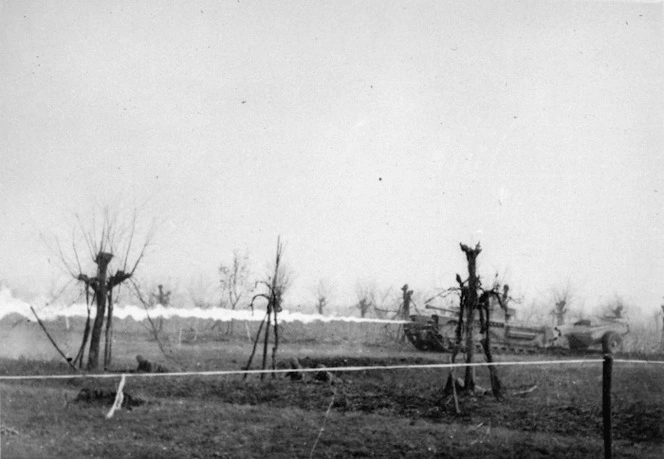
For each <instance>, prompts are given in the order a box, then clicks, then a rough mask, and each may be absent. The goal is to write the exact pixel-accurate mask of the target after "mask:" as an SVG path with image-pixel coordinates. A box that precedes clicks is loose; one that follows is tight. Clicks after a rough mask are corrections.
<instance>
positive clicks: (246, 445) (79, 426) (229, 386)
mask: <svg viewBox="0 0 664 459" xmlns="http://www.w3.org/2000/svg"><path fill="white" fill-rule="evenodd" d="M183 324H184V325H183ZM0 325H1V326H0V333H1V334H0V336H1V337H2V341H3V349H4V351H0V354H4V355H3V356H2V357H3V358H1V359H0V375H20V374H70V370H69V369H68V367H67V366H66V364H64V363H61V362H60V361H58V360H54V358H55V356H54V351H53V350H52V349H51V346H50V344H49V343H48V342H47V341H46V338H45V337H43V336H42V335H43V334H42V333H41V331H40V330H39V329H37V328H36V327H35V326H33V325H32V324H27V325H26V324H21V325H19V326H16V325H15V324H14V325H11V326H10V324H8V323H4V324H0ZM49 327H50V328H51V329H52V330H53V333H54V336H55V337H56V340H57V341H58V342H60V343H65V345H64V347H65V348H66V349H68V350H69V349H75V348H76V344H77V341H78V339H79V338H78V336H79V335H78V333H80V324H73V326H72V329H70V330H69V331H67V330H65V329H64V326H63V324H61V323H51V324H50V325H49ZM194 328H196V331H194ZM209 328H210V324H204V323H196V322H193V321H182V322H180V323H179V324H175V323H170V324H167V326H166V328H165V330H166V332H167V333H166V338H167V339H166V341H167V342H168V345H167V348H168V350H169V351H170V352H171V356H172V358H170V359H167V358H166V357H165V356H164V355H163V354H162V353H161V351H160V350H159V347H158V346H157V344H156V342H154V340H151V339H150V337H149V335H148V333H147V332H146V331H145V330H144V329H143V328H142V326H140V325H139V324H136V323H125V324H118V330H120V331H119V332H118V333H117V334H116V340H115V345H114V352H115V360H114V370H118V371H127V370H130V369H132V368H134V367H135V360H134V357H135V355H136V354H138V353H141V354H143V355H144V356H146V357H147V358H148V359H150V360H152V361H156V362H159V363H162V364H164V365H166V366H169V368H171V369H173V370H178V371H209V370H231V369H233V370H234V369H239V368H241V367H242V366H243V365H244V364H245V363H246V361H247V359H248V357H249V354H250V352H251V342H250V341H248V340H247V337H246V331H247V330H246V329H245V327H244V324H236V327H235V335H234V337H228V336H226V335H224V334H223V333H220V332H219V330H218V329H215V330H214V331H205V330H206V329H209ZM74 330H78V331H74ZM181 330H183V331H181ZM254 332H255V325H251V327H250V329H249V333H250V334H251V333H254ZM395 332H396V330H394V329H390V328H389V327H385V326H384V325H379V324H361V325H359V324H336V323H335V324H312V325H302V324H285V325H284V328H283V341H282V346H281V350H280V358H283V359H286V358H288V357H292V356H295V357H298V359H300V361H301V362H302V363H303V365H304V366H307V367H315V366H316V365H317V364H324V365H326V366H327V367H335V366H348V365H367V366H380V365H386V364H389V365H392V364H399V365H403V364H413V365H416V364H426V363H447V362H448V359H449V357H448V356H447V355H443V354H427V353H418V352H416V351H414V350H413V349H412V348H411V347H410V345H408V344H402V343H397V342H396V341H395V336H396V333H395ZM6 343H7V344H8V345H7V346H5V344H6ZM19 348H20V354H19V355H17V352H19V351H18V350H17V349H19ZM578 357H579V356H574V358H578ZM587 357H588V358H595V359H596V358H598V356H597V355H589V356H587ZM518 358H519V359H530V360H532V359H534V358H536V357H523V356H520V357H518ZM546 358H547V359H551V358H552V357H550V356H548V357H546ZM553 358H554V359H561V358H562V357H553ZM568 358H569V357H568ZM499 359H500V360H504V361H506V360H514V359H515V357H514V356H499ZM259 361H260V359H257V360H256V362H255V363H256V364H258V363H260V362H259ZM499 374H500V377H501V379H502V382H503V384H504V386H505V388H506V393H507V397H506V399H505V400H503V401H497V400H495V399H494V398H493V397H491V396H488V395H487V396H481V395H478V396H473V397H464V398H462V399H461V400H460V408H461V414H456V412H455V409H454V404H453V402H451V401H450V400H445V399H443V398H442V394H441V391H442V388H443V385H444V382H445V379H446V377H447V375H448V370H442V369H408V370H389V371H388V370H367V371H359V372H348V373H338V374H337V376H338V377H339V378H340V379H341V382H340V383H339V384H335V385H329V384H327V383H322V382H315V381H313V380H312V379H311V378H308V377H307V378H305V379H304V380H302V381H291V380H290V379H288V378H284V377H277V378H274V379H273V378H271V377H269V376H268V377H267V378H266V379H265V380H264V381H261V380H260V378H259V377H258V376H250V377H249V378H248V379H247V380H246V381H243V380H242V378H241V376H178V377H174V376H163V377H150V378H140V377H135V376H132V377H128V378H127V380H126V385H125V388H124V392H125V393H126V394H129V395H130V396H131V397H132V398H134V399H140V400H142V401H144V403H142V404H141V405H140V406H135V407H133V408H132V409H121V410H119V411H117V412H116V413H115V415H114V416H113V418H111V419H106V418H105V414H106V413H107V412H108V410H109V408H110V405H109V404H108V400H88V401H76V398H77V395H78V394H79V392H80V391H81V389H83V388H86V389H91V390H94V389H104V390H108V391H114V390H115V389H116V388H117V384H118V382H119V378H112V379H95V378H92V377H89V378H83V379H74V378H71V379H63V380H46V381H40V380H22V381H13V382H8V381H2V382H0V404H1V406H0V408H1V412H0V418H1V424H0V425H1V433H2V437H1V440H2V441H1V447H2V450H1V454H2V457H3V458H11V457H24V458H34V457H44V458H53V457H55V458H58V457H70V458H71V457H113V458H116V457H155V458H157V457H159V458H162V457H174V458H175V457H310V456H312V455H313V457H339V458H341V457H344V458H345V457H413V458H419V457H602V455H603V444H602V412H601V405H600V402H601V364H598V363H585V364H582V365H573V366H572V365H551V366H509V367H500V368H499ZM477 380H478V383H479V384H480V385H483V386H485V387H486V386H488V385H489V384H488V374H487V371H486V370H485V369H482V368H479V369H477ZM662 381H664V365H654V364H653V365H636V364H618V363H616V365H615V368H614V382H613V408H614V409H613V412H614V416H613V424H614V430H613V437H614V453H615V456H616V457H640V458H644V457H653V458H659V457H663V455H664V385H663V384H662ZM535 385H536V388H535V389H534V390H533V391H532V392H530V393H528V394H525V395H516V394H517V393H518V392H520V391H523V390H524V389H526V388H532V387H533V386H535ZM312 453H313V454H312Z"/></svg>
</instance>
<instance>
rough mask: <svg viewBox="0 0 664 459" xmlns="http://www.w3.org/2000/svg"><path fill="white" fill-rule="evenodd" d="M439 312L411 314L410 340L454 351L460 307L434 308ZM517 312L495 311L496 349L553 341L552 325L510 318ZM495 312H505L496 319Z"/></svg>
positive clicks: (521, 349) (533, 348)
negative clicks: (533, 323)
mask: <svg viewBox="0 0 664 459" xmlns="http://www.w3.org/2000/svg"><path fill="white" fill-rule="evenodd" d="M428 309H436V310H437V311H439V312H440V314H433V315H431V316H426V315H417V314H416V315H412V316H410V319H411V322H410V323H407V324H405V325H404V332H405V334H406V336H407V337H408V340H409V341H410V342H411V343H412V344H413V345H414V346H415V347H416V348H417V349H419V350H421V351H435V352H452V350H453V349H454V341H455V333H456V327H457V323H458V318H459V315H458V314H459V310H458V309H453V308H450V309H448V308H434V307H431V306H429V307H428ZM513 314H514V310H513V309H509V310H508V312H507V314H501V313H497V314H492V317H491V319H492V320H491V321H490V325H491V326H490V333H491V347H492V350H493V351H494V352H499V353H500V352H508V353H535V352H538V351H539V350H540V349H543V348H546V347H550V346H553V345H554V342H555V339H554V338H555V333H554V330H553V328H551V327H545V326H538V325H531V324H524V323H519V322H516V321H513V320H511V319H510V317H511V315H513ZM495 315H500V316H502V317H501V318H499V319H497V320H496V319H494V316H495ZM474 325H475V330H477V333H476V339H475V342H476V343H479V339H480V333H479V329H480V323H479V320H477V319H476V320H475V324H474Z"/></svg>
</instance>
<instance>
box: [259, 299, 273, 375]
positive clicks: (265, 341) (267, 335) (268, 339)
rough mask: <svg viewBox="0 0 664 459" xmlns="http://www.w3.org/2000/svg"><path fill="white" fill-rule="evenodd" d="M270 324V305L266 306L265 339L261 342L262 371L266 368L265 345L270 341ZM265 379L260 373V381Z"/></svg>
mask: <svg viewBox="0 0 664 459" xmlns="http://www.w3.org/2000/svg"><path fill="white" fill-rule="evenodd" d="M271 322H272V305H268V311H267V326H266V327H265V339H264V340H263V366H262V367H261V368H262V369H263V370H265V368H267V344H268V342H269V341H270V324H271ZM263 379H265V373H261V381H262V380H263Z"/></svg>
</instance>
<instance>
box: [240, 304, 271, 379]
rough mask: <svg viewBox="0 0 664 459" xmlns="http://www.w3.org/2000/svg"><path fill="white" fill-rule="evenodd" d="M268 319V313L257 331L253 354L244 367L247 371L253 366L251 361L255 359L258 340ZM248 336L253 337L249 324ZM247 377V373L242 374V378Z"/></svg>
mask: <svg viewBox="0 0 664 459" xmlns="http://www.w3.org/2000/svg"><path fill="white" fill-rule="evenodd" d="M266 320H267V314H266V315H265V318H264V319H263V320H262V321H261V323H260V325H259V326H258V332H257V333H256V339H255V340H254V347H253V348H252V349H251V355H250V356H249V360H248V361H247V366H246V367H244V370H245V371H247V370H249V368H251V362H252V361H253V360H254V355H255V354H256V347H257V346H258V342H259V341H260V339H261V331H263V325H265V321H266ZM244 324H245V326H247V323H246V322H245V323H244ZM247 337H248V338H249V339H251V335H249V326H247ZM245 379H247V373H245V374H244V376H242V380H243V381H244V380H245Z"/></svg>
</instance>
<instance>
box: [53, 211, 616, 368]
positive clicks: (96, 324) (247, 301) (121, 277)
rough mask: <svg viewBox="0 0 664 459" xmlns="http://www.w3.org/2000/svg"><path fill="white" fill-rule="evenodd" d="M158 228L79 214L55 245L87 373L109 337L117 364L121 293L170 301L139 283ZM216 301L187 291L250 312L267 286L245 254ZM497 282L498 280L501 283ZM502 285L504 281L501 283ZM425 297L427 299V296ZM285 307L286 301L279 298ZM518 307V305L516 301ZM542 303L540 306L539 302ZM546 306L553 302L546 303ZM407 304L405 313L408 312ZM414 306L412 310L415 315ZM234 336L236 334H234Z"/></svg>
mask: <svg viewBox="0 0 664 459" xmlns="http://www.w3.org/2000/svg"><path fill="white" fill-rule="evenodd" d="M154 232H155V223H154V222H151V223H150V224H148V225H147V226H140V225H139V224H138V218H137V214H136V212H134V213H133V214H132V215H131V216H130V217H128V218H120V215H119V214H118V213H117V212H116V213H113V212H111V211H110V210H109V209H108V208H104V209H103V210H102V211H101V212H99V213H98V214H96V215H95V216H94V217H93V219H92V222H91V224H88V225H86V224H85V223H84V222H83V221H82V220H81V218H80V217H78V216H76V219H75V224H74V225H73V230H72V234H71V240H70V241H68V242H67V243H66V244H65V243H64V242H62V241H61V240H59V239H56V248H57V253H58V255H59V258H60V260H61V261H62V262H63V265H64V266H65V267H66V269H67V271H68V273H69V275H70V277H71V278H72V279H73V280H74V281H76V282H77V283H78V284H79V285H80V286H81V288H82V291H83V293H84V295H85V298H86V304H87V308H88V309H87V310H88V315H87V321H86V324H85V329H84V332H83V338H82V343H81V346H80V349H79V351H78V354H77V355H76V357H75V358H73V362H72V364H73V365H78V366H79V367H81V366H82V365H83V360H84V354H85V350H86V347H87V349H88V359H87V368H88V369H89V370H94V369H96V368H97V367H98V366H99V360H100V355H101V351H102V349H101V343H102V338H103V339H104V348H103V359H104V360H103V365H104V368H107V367H108V366H109V365H110V363H111V359H112V342H113V308H114V305H115V304H116V303H117V300H118V298H119V296H120V295H121V293H122V292H123V291H122V288H124V289H125V290H124V291H125V294H126V292H128V291H129V292H132V293H133V294H135V296H136V297H137V298H139V300H140V301H141V303H142V304H144V305H146V307H150V306H153V305H155V304H162V305H164V306H169V305H171V304H172V303H173V301H172V300H173V298H172V297H171V295H172V291H171V290H170V289H169V287H168V286H167V285H164V284H159V285H158V286H157V288H156V289H154V290H152V291H150V292H146V291H145V290H144V289H142V288H141V286H140V284H139V283H138V282H137V281H136V279H135V274H136V272H137V268H138V267H139V265H140V264H141V263H142V262H143V260H144V258H145V255H146V251H147V249H148V247H149V246H150V245H151V243H152V239H153V236H154ZM280 272H281V273H282V274H281V276H282V277H281V278H280V279H279V292H280V297H281V295H283V294H284V293H285V291H286V290H287V289H288V287H289V286H290V284H291V281H292V276H291V275H290V273H289V271H288V270H281V271H280ZM217 275H218V284H217V290H218V301H216V302H210V301H209V297H208V296H207V295H200V291H199V289H198V288H196V287H191V288H190V289H189V294H190V297H191V299H192V301H193V303H194V305H195V306H198V307H201V308H209V307H224V308H228V309H232V310H235V309H237V308H238V307H246V306H247V305H249V306H250V307H252V308H253V304H254V301H253V300H254V299H255V298H256V297H257V296H260V294H258V295H256V294H255V290H256V288H257V286H258V285H259V284H265V283H266V282H265V280H264V279H265V277H263V278H256V277H255V276H254V275H253V273H252V271H251V268H250V260H249V256H248V254H246V253H245V254H241V253H240V252H239V251H235V252H234V253H233V256H232V258H231V259H230V261H229V262H228V263H222V264H221V265H220V266H219V268H218V272H217ZM497 278H498V276H496V279H497ZM502 283H503V284H504V283H505V282H504V279H503V280H502ZM311 293H312V298H311V301H312V303H313V304H314V306H315V310H316V312H318V313H319V314H326V313H328V312H329V310H330V309H331V308H332V303H333V300H334V296H335V293H336V289H335V286H334V285H333V284H332V283H331V282H330V281H329V280H326V279H321V280H319V281H318V282H317V284H316V285H315V286H313V287H312V289H311ZM355 294H356V299H357V302H356V303H355V305H354V306H353V308H356V309H357V311H358V312H359V315H360V316H361V317H368V316H373V317H379V318H394V317H400V316H402V315H403V314H404V311H406V314H407V313H408V311H413V310H415V311H417V310H418V308H420V312H423V313H424V311H422V310H421V309H422V308H424V307H425V306H426V305H427V304H428V303H430V302H431V301H432V300H434V299H435V298H437V297H439V296H441V295H438V294H434V295H433V296H431V295H427V294H426V293H425V292H421V291H420V292H413V291H411V290H409V288H408V286H407V285H404V287H402V292H401V294H399V292H395V291H394V290H392V289H389V288H388V289H380V288H378V287H377V285H376V284H375V283H372V282H358V283H357V285H356V291H355ZM427 297H428V298H427ZM575 300H576V295H575V293H574V289H573V288H572V287H571V285H570V284H569V283H568V284H567V285H565V286H563V287H561V288H555V289H553V290H552V296H551V301H552V302H553V304H554V307H553V308H551V307H550V306H547V307H545V308H542V307H539V306H537V304H531V305H529V306H526V307H525V308H523V310H522V313H521V318H522V319H525V320H528V319H535V320H537V321H540V322H543V321H544V320H546V319H547V316H549V317H552V318H553V320H554V322H555V323H556V324H562V323H564V322H565V321H566V320H567V316H568V315H569V314H570V312H571V311H573V309H574V302H575ZM280 301H281V300H280ZM517 302H518V300H517ZM540 304H542V303H540ZM548 304H551V303H550V302H548ZM404 306H405V309H404ZM93 308H94V309H95V310H96V314H95V318H94V321H92V320H91V311H92V309H93ZM410 308H413V309H410ZM626 312H627V307H626V305H625V303H624V301H622V299H620V298H619V297H616V298H615V299H614V301H612V302H610V303H607V305H605V311H604V313H605V315H612V316H613V317H618V318H620V317H622V316H624V315H625V313H626ZM229 332H231V333H232V328H231V329H229Z"/></svg>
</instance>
